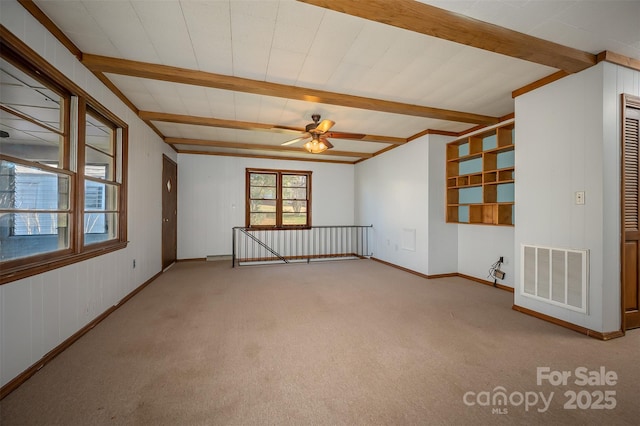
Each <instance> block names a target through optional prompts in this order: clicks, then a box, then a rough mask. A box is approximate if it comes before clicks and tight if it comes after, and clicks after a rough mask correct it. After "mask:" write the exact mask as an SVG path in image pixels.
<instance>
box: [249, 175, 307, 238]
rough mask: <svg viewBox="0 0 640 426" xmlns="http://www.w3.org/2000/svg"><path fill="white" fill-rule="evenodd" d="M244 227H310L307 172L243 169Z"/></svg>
mask: <svg viewBox="0 0 640 426" xmlns="http://www.w3.org/2000/svg"><path fill="white" fill-rule="evenodd" d="M246 192H247V201H246V221H247V226H248V227H255V228H260V227H262V228H266V227H269V228H289V227H310V226H311V172H301V171H289V170H257V169H247V190H246Z"/></svg>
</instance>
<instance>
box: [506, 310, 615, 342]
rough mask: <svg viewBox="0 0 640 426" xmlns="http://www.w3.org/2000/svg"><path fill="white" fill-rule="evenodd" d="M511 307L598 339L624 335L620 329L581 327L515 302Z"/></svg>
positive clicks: (609, 338)
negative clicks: (599, 329)
mask: <svg viewBox="0 0 640 426" xmlns="http://www.w3.org/2000/svg"><path fill="white" fill-rule="evenodd" d="M511 308H512V309H513V310H514V311H518V312H521V313H523V314H527V315H530V316H532V317H535V318H538V319H541V320H543V321H547V322H550V323H552V324H555V325H559V326H561V327H564V328H568V329H569V330H573V331H576V332H578V333H581V334H584V335H587V336H589V337H594V338H596V339H599V340H611V339H615V338H618V337H622V336H624V332H623V331H621V330H618V331H609V332H606V333H602V332H600V331H595V330H591V329H589V328H586V327H583V326H581V325H577V324H573V323H570V322H567V321H564V320H561V319H558V318H554V317H552V316H549V315H545V314H541V313H540V312H536V311H533V310H531V309H527V308H523V307H522V306H518V305H516V304H514V305H513V306H512V307H511Z"/></svg>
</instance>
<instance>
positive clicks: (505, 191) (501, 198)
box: [497, 183, 515, 203]
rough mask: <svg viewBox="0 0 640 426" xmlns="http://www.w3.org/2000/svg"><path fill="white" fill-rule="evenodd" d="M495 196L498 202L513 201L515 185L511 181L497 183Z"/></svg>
mask: <svg viewBox="0 0 640 426" xmlns="http://www.w3.org/2000/svg"><path fill="white" fill-rule="evenodd" d="M497 197H498V202H499V203H513V202H514V201H515V185H514V184H512V183H503V184H502V185H498V194H497Z"/></svg>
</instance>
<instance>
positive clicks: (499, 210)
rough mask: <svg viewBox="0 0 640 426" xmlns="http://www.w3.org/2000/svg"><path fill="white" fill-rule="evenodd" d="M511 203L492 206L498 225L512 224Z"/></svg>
mask: <svg viewBox="0 0 640 426" xmlns="http://www.w3.org/2000/svg"><path fill="white" fill-rule="evenodd" d="M513 207H514V205H513V204H497V205H495V206H493V208H494V211H495V217H496V220H497V222H496V223H497V224H498V225H513V224H514V220H513V219H514V213H513Z"/></svg>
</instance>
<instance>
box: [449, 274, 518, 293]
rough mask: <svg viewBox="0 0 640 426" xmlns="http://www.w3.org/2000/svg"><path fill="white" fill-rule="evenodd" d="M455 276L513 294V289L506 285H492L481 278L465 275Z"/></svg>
mask: <svg viewBox="0 0 640 426" xmlns="http://www.w3.org/2000/svg"><path fill="white" fill-rule="evenodd" d="M457 275H458V276H459V277H460V278H466V279H468V280H471V281H475V282H477V283H480V284H484V285H490V286H491V287H495V288H499V289H500V290H504V291H508V292H509V293H513V292H514V289H513V287H509V286H508V285H504V284H494V283H492V282H491V281H487V280H483V279H481V278H476V277H472V276H471V275H466V274H460V273H458V274H457Z"/></svg>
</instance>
